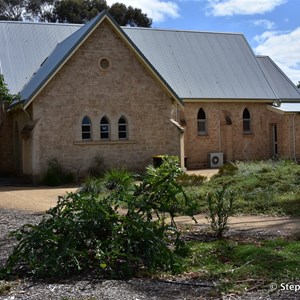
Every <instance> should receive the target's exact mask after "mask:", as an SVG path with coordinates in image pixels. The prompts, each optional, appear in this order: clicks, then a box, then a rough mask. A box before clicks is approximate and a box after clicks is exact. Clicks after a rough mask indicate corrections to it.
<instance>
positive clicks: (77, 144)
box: [73, 140, 137, 146]
mask: <svg viewBox="0 0 300 300" xmlns="http://www.w3.org/2000/svg"><path fill="white" fill-rule="evenodd" d="M120 144H125V145H128V144H129V145H130V144H137V141H134V140H131V141H129V140H115V141H74V142H73V145H76V146H90V145H120Z"/></svg>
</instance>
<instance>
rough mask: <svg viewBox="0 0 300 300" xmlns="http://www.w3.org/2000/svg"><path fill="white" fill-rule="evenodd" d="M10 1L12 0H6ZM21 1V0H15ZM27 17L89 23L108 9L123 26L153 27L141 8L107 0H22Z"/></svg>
mask: <svg viewBox="0 0 300 300" xmlns="http://www.w3.org/2000/svg"><path fill="white" fill-rule="evenodd" d="M0 1H1V0H0ZM5 1H10V0H5ZM13 1H20V0H13ZM22 1H28V3H27V4H26V5H25V8H26V12H27V15H26V18H27V19H31V20H38V21H41V22H59V23H77V24H81V23H87V22H88V21H89V20H91V19H92V18H94V17H95V16H96V15H97V14H99V13H100V12H102V11H103V10H107V11H108V12H109V13H110V14H111V15H112V16H113V18H114V19H115V20H116V22H117V23H118V24H119V25H121V26H127V25H130V26H142V27H151V24H152V20H151V19H149V18H148V17H147V14H144V13H143V12H142V10H141V9H138V8H133V7H132V6H129V7H127V6H126V5H125V4H122V3H115V4H113V5H112V6H111V7H110V6H108V5H107V3H106V0H22Z"/></svg>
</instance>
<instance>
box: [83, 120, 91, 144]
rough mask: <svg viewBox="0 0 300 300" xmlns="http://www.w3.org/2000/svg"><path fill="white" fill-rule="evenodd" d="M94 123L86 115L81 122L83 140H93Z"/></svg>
mask: <svg viewBox="0 0 300 300" xmlns="http://www.w3.org/2000/svg"><path fill="white" fill-rule="evenodd" d="M91 127H92V123H91V120H90V118H89V117H87V116H85V117H84V118H83V120H82V122H81V134H82V139H83V140H91Z"/></svg>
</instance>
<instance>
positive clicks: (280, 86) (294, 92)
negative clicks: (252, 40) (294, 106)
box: [257, 56, 300, 101]
mask: <svg viewBox="0 0 300 300" xmlns="http://www.w3.org/2000/svg"><path fill="white" fill-rule="evenodd" d="M257 61H258V63H259V65H260V67H261V68H262V70H263V72H264V74H265V75H266V77H267V80H268V81H269V83H270V84H271V86H272V88H273V90H274V91H275V93H276V95H277V97H278V98H279V99H280V100H281V101H292V100H293V101H300V92H299V89H297V87H296V86H295V85H294V84H293V82H292V81H291V80H290V79H289V78H288V77H287V76H286V75H285V74H284V73H283V72H282V70H281V69H280V68H279V67H278V66H277V65H276V64H275V63H274V61H273V60H272V59H271V58H270V57H269V56H257Z"/></svg>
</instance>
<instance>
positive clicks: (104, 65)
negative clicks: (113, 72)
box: [99, 57, 111, 71]
mask: <svg viewBox="0 0 300 300" xmlns="http://www.w3.org/2000/svg"><path fill="white" fill-rule="evenodd" d="M99 66H100V69H101V70H104V71H106V70H108V69H110V67H111V62H110V60H109V59H108V58H106V57H103V58H100V60H99Z"/></svg>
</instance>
